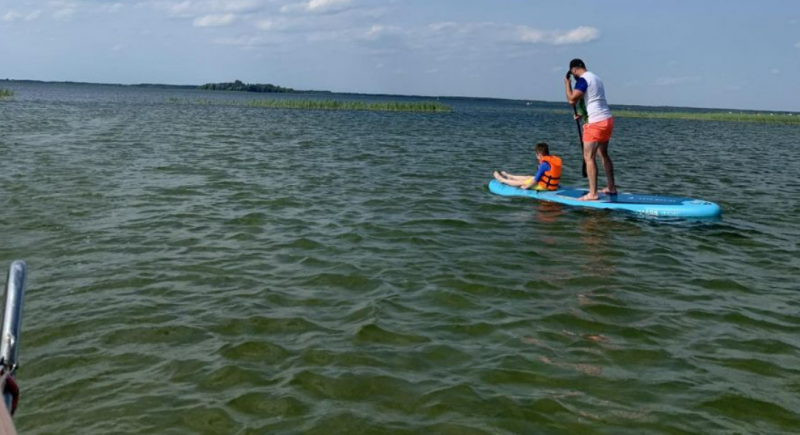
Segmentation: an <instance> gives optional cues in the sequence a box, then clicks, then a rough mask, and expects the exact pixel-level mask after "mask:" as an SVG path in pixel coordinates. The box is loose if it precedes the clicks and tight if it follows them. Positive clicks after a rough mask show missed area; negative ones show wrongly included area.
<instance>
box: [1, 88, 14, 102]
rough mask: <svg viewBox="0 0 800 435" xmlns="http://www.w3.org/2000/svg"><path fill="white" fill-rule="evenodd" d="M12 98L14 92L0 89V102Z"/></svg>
mask: <svg viewBox="0 0 800 435" xmlns="http://www.w3.org/2000/svg"><path fill="white" fill-rule="evenodd" d="M13 96H14V91H12V90H11V89H2V88H0V100H5V99H6V98H12V97H13Z"/></svg>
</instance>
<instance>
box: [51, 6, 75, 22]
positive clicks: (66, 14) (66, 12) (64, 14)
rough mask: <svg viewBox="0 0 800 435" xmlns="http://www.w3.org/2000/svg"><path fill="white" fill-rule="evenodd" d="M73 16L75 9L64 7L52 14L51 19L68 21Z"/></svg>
mask: <svg viewBox="0 0 800 435" xmlns="http://www.w3.org/2000/svg"><path fill="white" fill-rule="evenodd" d="M73 15H75V9H74V8H71V7H66V8H63V9H59V10H57V11H55V12H53V18H55V19H56V20H69V19H70V18H72V16H73Z"/></svg>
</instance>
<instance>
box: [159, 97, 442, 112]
mask: <svg viewBox="0 0 800 435" xmlns="http://www.w3.org/2000/svg"><path fill="white" fill-rule="evenodd" d="M167 103H170V104H193V105H201V106H207V105H219V106H244V107H257V108H268V109H298V110H359V111H371V112H425V113H431V112H452V111H453V108H452V107H450V106H448V105H447V104H442V103H440V102H438V101H414V102H399V101H376V102H366V101H338V100H294V99H259V100H249V101H241V102H240V101H233V100H209V99H195V100H182V99H179V98H174V97H170V98H168V99H167Z"/></svg>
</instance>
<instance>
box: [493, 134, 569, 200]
mask: <svg viewBox="0 0 800 435" xmlns="http://www.w3.org/2000/svg"><path fill="white" fill-rule="evenodd" d="M534 151H535V152H536V158H537V159H539V169H538V170H537V171H536V175H511V174H509V173H507V172H506V171H500V172H497V171H494V178H495V179H496V180H497V181H499V182H501V183H503V184H508V185H509V186H515V187H519V188H520V189H530V188H531V187H533V188H534V189H535V190H557V189H558V182H559V181H560V180H561V158H560V157H557V156H551V155H550V149H549V147H548V146H547V144H546V143H544V142H540V143H537V144H536V147H535V148H534Z"/></svg>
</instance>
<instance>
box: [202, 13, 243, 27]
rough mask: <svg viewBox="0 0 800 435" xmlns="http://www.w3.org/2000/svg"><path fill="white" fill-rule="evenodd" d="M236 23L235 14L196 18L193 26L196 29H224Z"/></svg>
mask: <svg viewBox="0 0 800 435" xmlns="http://www.w3.org/2000/svg"><path fill="white" fill-rule="evenodd" d="M234 21H236V15H234V14H218V15H205V16H202V17H197V18H195V20H194V22H193V23H192V25H193V26H194V27H222V26H227V25H229V24H231V23H233V22H234Z"/></svg>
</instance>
